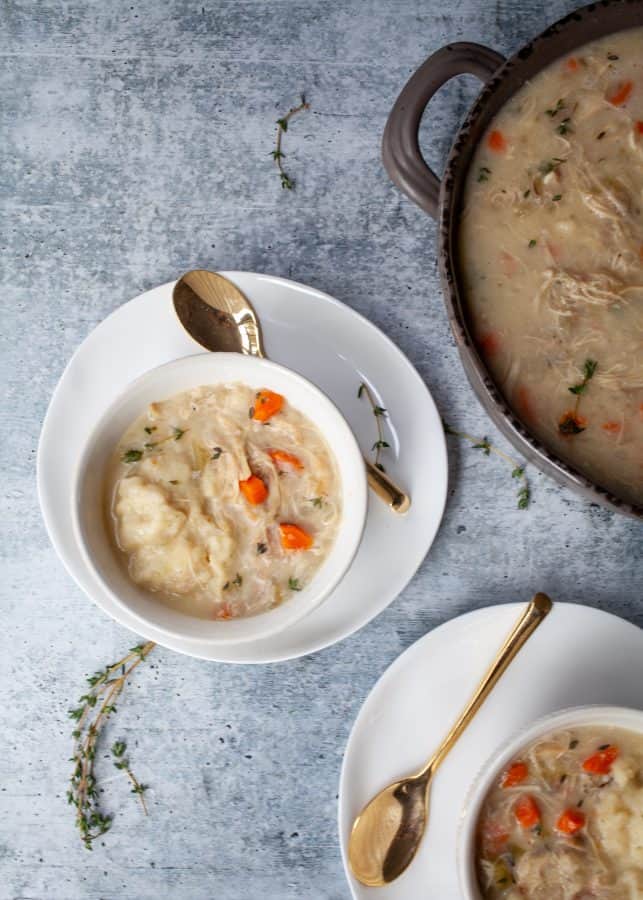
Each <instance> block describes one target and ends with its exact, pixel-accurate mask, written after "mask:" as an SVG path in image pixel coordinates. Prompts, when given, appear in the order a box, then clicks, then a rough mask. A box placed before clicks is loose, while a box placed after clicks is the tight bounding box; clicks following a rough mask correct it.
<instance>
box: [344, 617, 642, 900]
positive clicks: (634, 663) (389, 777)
mask: <svg viewBox="0 0 643 900" xmlns="http://www.w3.org/2000/svg"><path fill="white" fill-rule="evenodd" d="M523 607H524V604H518V603H511V604H507V605H503V606H491V607H487V608H486V609H481V610H477V611H476V612H471V613H468V614H467V615H464V616H459V617H458V618H457V619H452V620H451V621H450V622H447V623H446V624H444V625H441V626H440V627H439V628H436V629H435V630H434V631H431V632H429V634H427V635H426V636H425V637H423V638H421V639H420V640H419V641H417V642H416V643H415V644H413V645H412V646H411V647H409V649H408V650H406V651H405V652H404V653H403V654H402V655H401V656H399V657H398V659H396V660H395V662H394V663H393V664H392V665H391V666H390V667H389V668H388V669H387V671H386V672H385V673H384V675H383V676H382V677H381V678H380V680H379V681H378V682H377V684H376V685H375V687H374V688H373V690H372V691H371V693H370V694H369V696H368V698H367V699H366V702H365V703H364V705H363V706H362V709H361V710H360V713H359V715H358V717H357V719H356V721H355V724H354V726H353V730H352V732H351V735H350V738H349V741H348V745H347V747H346V753H345V756H344V763H343V766H342V775H341V780H340V788H339V834H340V843H341V849H342V858H343V860H344V868H345V869H346V875H347V877H348V880H349V883H350V886H351V890H352V892H353V897H354V898H355V900H366V898H369V900H372V898H373V897H375V896H376V895H377V898H378V900H418V898H419V897H425V898H426V900H458V898H459V897H460V892H459V888H458V873H457V869H456V838H457V832H458V825H459V819H460V812H461V810H462V808H463V805H464V800H465V797H466V794H467V792H468V789H469V787H470V785H471V782H472V781H473V779H474V778H475V776H476V775H477V773H478V771H479V769H480V767H481V766H482V765H483V764H484V763H485V762H486V760H487V759H488V758H489V756H490V755H491V754H492V753H493V752H494V751H495V750H496V749H497V748H499V747H501V746H502V744H503V742H504V741H506V740H508V739H509V738H511V737H512V736H513V735H514V734H515V733H516V732H517V731H518V730H519V729H520V728H521V727H523V726H525V725H527V724H528V723H530V722H532V721H534V720H535V719H538V718H540V717H541V716H543V715H545V714H546V713H550V712H553V711H555V710H557V709H563V708H566V707H571V706H581V705H585V704H601V705H615V706H630V707H634V708H637V709H638V708H640V707H641V704H642V701H643V697H642V696H641V685H643V631H642V630H641V629H640V628H637V627H636V625H632V624H630V623H629V622H626V621H624V620H623V619H619V618H617V617H616V616H613V615H611V614H609V613H605V612H601V611H600V610H596V609H591V608H589V607H585V606H576V605H572V604H568V603H557V604H556V605H555V606H554V609H553V611H552V612H551V613H550V615H549V616H548V618H547V619H546V620H545V622H543V624H542V625H541V627H540V628H539V629H538V631H537V632H536V633H535V634H534V635H533V637H532V638H531V639H530V640H529V642H528V643H527V644H526V645H525V647H523V649H522V650H521V651H520V653H519V655H518V656H517V657H516V659H515V660H514V661H513V663H512V664H511V666H510V668H509V669H508V670H507V672H506V674H505V675H504V676H503V678H502V679H501V680H500V682H499V683H498V685H497V686H496V688H495V690H494V692H493V694H492V695H491V697H489V699H488V700H487V701H486V703H485V704H484V705H483V706H482V708H481V710H480V711H479V712H478V715H477V716H476V718H475V719H474V721H473V722H472V723H471V725H470V726H469V728H468V729H467V731H466V732H465V734H464V735H463V736H462V737H461V738H460V741H459V742H458V743H457V744H456V746H455V747H454V749H453V750H452V751H451V753H450V754H449V756H448V757H447V758H446V760H445V761H444V763H443V764H442V766H441V767H440V770H439V772H438V774H437V775H436V780H435V782H434V785H433V787H432V789H431V800H430V814H429V827H428V830H427V833H426V835H425V838H424V841H423V843H422V846H421V847H420V850H419V851H418V855H417V857H416V859H415V861H414V862H413V864H412V865H411V866H410V868H409V869H407V871H406V872H405V873H404V875H402V876H401V877H400V878H399V879H398V880H397V881H395V882H393V884H391V885H388V886H387V887H384V888H378V889H377V890H376V891H375V890H373V889H372V888H366V887H364V886H363V885H360V884H358V883H357V882H356V881H355V880H354V879H353V878H352V876H351V875H350V873H349V870H348V864H347V860H346V845H347V840H348V835H349V832H350V828H351V825H352V822H353V820H354V818H355V816H356V815H357V814H358V813H359V811H360V809H361V808H362V807H363V805H364V804H365V803H366V802H367V801H368V800H369V799H370V798H371V797H372V796H373V794H374V793H375V792H376V791H378V790H380V789H381V788H383V787H385V786H386V785H387V784H389V783H390V782H391V781H394V780H395V779H396V778H399V777H400V776H402V775H405V774H408V773H410V772H413V771H416V770H417V769H419V768H420V766H421V765H422V764H423V763H424V762H425V761H426V759H427V758H428V756H429V754H430V753H431V751H432V749H434V748H435V747H436V746H437V744H438V742H439V740H440V739H441V738H442V737H443V736H444V735H445V734H446V732H447V731H448V730H449V728H450V726H451V725H452V724H453V722H454V720H455V718H456V717H457V715H458V714H459V712H460V711H461V709H462V708H463V706H464V705H465V703H466V701H467V700H468V699H469V697H470V696H471V694H472V693H473V690H474V688H475V686H476V685H477V683H478V681H479V680H480V678H481V677H482V675H483V673H484V671H485V670H486V668H487V667H488V666H489V664H490V663H491V661H492V660H493V658H494V656H495V654H496V652H497V650H498V648H499V647H500V645H501V644H502V642H503V640H504V638H505V637H506V636H507V634H508V633H509V631H510V630H511V628H512V626H513V624H514V622H515V621H516V620H517V618H518V616H519V614H520V612H521V610H522V609H523Z"/></svg>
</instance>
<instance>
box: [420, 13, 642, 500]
mask: <svg viewBox="0 0 643 900" xmlns="http://www.w3.org/2000/svg"><path fill="white" fill-rule="evenodd" d="M624 7H630V8H631V7H640V8H643V0H602V2H601V3H591V4H589V5H588V6H584V7H581V8H580V9H577V10H575V11H574V12H571V13H569V14H568V15H566V16H564V17H563V18H562V19H559V20H558V21H557V22H555V23H554V24H553V25H550V26H549V27H548V28H546V29H545V30H544V31H543V32H541V33H540V34H539V35H537V36H536V37H535V38H533V39H532V40H531V41H529V42H528V43H526V44H525V45H524V46H523V47H521V48H520V49H519V50H518V51H517V52H516V53H514V54H513V55H512V56H511V57H509V58H508V59H507V60H505V62H504V63H502V64H501V66H500V67H499V68H498V70H497V71H496V72H495V73H494V75H493V76H492V77H491V78H490V79H489V81H487V82H486V83H485V84H484V85H483V87H482V89H481V91H480V93H479V94H478V96H477V98H476V99H475V101H474V103H473V105H472V106H471V108H470V110H469V112H468V113H467V116H466V118H465V120H464V122H463V123H462V125H461V126H460V128H459V129H458V131H457V133H456V135H455V138H454V140H453V142H452V145H451V149H450V151H449V155H448V158H447V162H446V165H445V168H444V174H443V176H442V178H441V181H440V194H439V207H438V230H439V233H438V263H439V270H440V279H441V282H442V292H443V295H444V300H445V305H446V308H447V315H448V318H449V324H450V326H451V330H452V332H453V334H454V337H455V340H456V345H457V347H458V352H459V354H460V358H461V360H462V363H463V367H464V370H465V372H466V374H467V378H468V379H469V383H470V384H471V387H472V388H473V390H474V393H475V394H476V396H477V398H478V400H479V401H480V402H481V404H482V406H483V407H484V409H485V411H486V412H487V414H488V415H489V416H490V417H491V419H492V421H493V422H494V424H495V425H496V427H497V428H498V429H499V431H500V432H501V433H502V434H503V436H504V437H505V438H506V439H507V440H508V441H509V443H510V444H512V446H513V447H515V449H516V450H517V451H518V452H519V453H521V454H522V455H523V456H524V457H525V458H526V459H527V461H528V462H531V463H533V464H534V465H535V466H536V467H537V468H539V469H540V470H541V471H543V472H545V474H547V475H549V476H551V477H552V478H553V479H554V480H555V481H557V482H558V483H559V484H561V485H563V486H565V487H571V488H572V489H574V490H575V491H576V492H577V493H580V494H582V495H583V496H584V497H585V498H586V499H588V500H590V501H593V502H594V503H600V504H601V505H603V506H605V507H607V508H609V509H611V510H613V511H614V512H619V513H624V514H625V515H628V516H631V517H633V518H643V507H640V506H636V505H634V504H631V503H629V502H627V501H625V500H623V499H622V498H620V497H618V496H617V495H615V494H613V493H612V492H611V491H609V490H607V489H606V488H604V487H602V486H601V485H599V484H598V483H596V482H593V481H591V479H590V478H588V477H587V476H585V475H583V474H582V473H581V472H580V471H579V470H578V469H576V468H575V467H574V466H572V465H570V464H569V463H566V462H565V461H564V460H562V459H561V458H560V457H558V456H557V455H556V454H555V453H553V452H552V451H550V450H549V448H548V447H546V446H545V445H544V444H543V443H542V442H541V441H540V440H538V439H537V438H536V437H535V436H534V435H533V434H532V433H531V432H530V431H529V430H528V429H527V428H526V427H525V426H524V424H523V422H522V421H521V420H520V419H519V418H518V416H517V415H516V414H515V413H514V411H513V409H512V408H511V407H510V406H509V404H508V403H507V401H506V399H505V397H504V395H503V394H502V392H501V391H500V389H499V387H498V386H497V385H496V383H495V381H494V380H493V379H492V377H491V375H490V373H489V370H488V369H487V367H486V365H485V363H484V361H483V360H482V358H481V356H480V354H479V352H478V349H477V347H476V345H475V343H474V341H473V338H472V336H471V334H470V333H469V328H468V325H467V321H466V316H465V315H464V307H463V303H462V300H461V297H460V293H459V288H458V276H457V266H456V265H455V262H454V260H455V258H456V256H457V254H456V253H454V249H453V239H454V236H455V235H456V234H457V230H458V227H457V225H453V220H454V214H455V213H456V211H457V202H458V199H459V196H458V194H459V188H460V185H461V183H462V180H463V179H464V177H465V175H466V172H467V171H468V167H469V163H470V160H469V162H468V163H467V167H466V168H465V169H463V162H462V145H463V144H464V143H465V142H467V141H468V140H469V133H470V131H471V129H472V128H473V127H474V126H475V125H476V124H477V123H478V122H479V120H480V119H481V118H483V117H484V114H485V111H486V110H487V109H488V104H489V103H490V101H491V99H492V98H493V97H494V95H495V94H496V92H497V91H498V89H499V87H500V85H502V84H504V83H505V80H506V78H507V77H508V75H509V74H510V73H511V72H513V71H514V70H515V69H517V68H519V67H524V66H525V64H526V60H528V59H530V58H531V57H532V55H537V54H538V50H539V49H540V47H541V46H542V45H543V44H545V45H546V44H547V43H548V42H549V41H551V40H552V39H553V38H556V37H557V36H558V35H559V34H560V33H561V32H568V33H569V32H571V33H572V34H573V32H574V31H579V32H580V34H579V39H578V43H573V42H572V45H571V46H570V50H571V49H572V47H580V46H582V45H584V44H587V43H589V42H590V41H592V40H597V39H599V37H600V35H598V34H597V35H596V36H595V37H592V38H588V37H587V35H586V34H584V33H583V25H584V24H585V23H586V22H587V20H588V19H589V17H590V16H594V17H598V18H600V19H602V20H603V21H604V23H605V30H604V32H603V34H602V36H607V35H609V34H616V33H617V32H619V31H625V30H628V29H629V28H635V27H636V25H623V26H618V25H617V26H616V27H614V28H613V29H611V28H610V24H611V20H612V18H613V11H614V9H622V8H624ZM613 24H615V23H613ZM545 58H546V62H544V63H543V65H542V66H541V67H539V69H538V71H542V70H544V69H545V68H547V66H549V65H550V64H551V62H552V59H550V58H548V57H547V56H546V55H545ZM516 89H518V87H517V88H516ZM507 99H508V98H507ZM507 99H505V101H504V103H506V102H507ZM504 103H503V104H502V105H504ZM475 145H476V146H477V140H476V142H475ZM472 155H473V154H472Z"/></svg>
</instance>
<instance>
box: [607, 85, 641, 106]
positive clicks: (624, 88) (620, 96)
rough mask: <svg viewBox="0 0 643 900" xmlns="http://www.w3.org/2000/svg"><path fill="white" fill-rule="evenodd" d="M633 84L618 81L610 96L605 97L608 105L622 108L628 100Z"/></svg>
mask: <svg viewBox="0 0 643 900" xmlns="http://www.w3.org/2000/svg"><path fill="white" fill-rule="evenodd" d="M633 89H634V84H633V83H632V82H631V81H620V82H619V83H618V84H617V85H616V88H615V89H614V90H613V91H612V93H611V94H608V95H607V101H608V103H611V104H612V106H623V104H624V103H627V101H628V100H629V99H630V95H631V93H632V90H633Z"/></svg>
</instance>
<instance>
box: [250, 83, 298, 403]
mask: <svg viewBox="0 0 643 900" xmlns="http://www.w3.org/2000/svg"><path fill="white" fill-rule="evenodd" d="M306 109H310V103H307V102H306V98H305V97H304V95H303V94H302V97H301V103H300V104H299V106H293V107H292V109H289V110H288V112H287V113H286V115H285V116H282V117H281V118H280V119H277V123H276V124H277V144H276V146H275V149H274V150H272V151H271V153H270V155H271V156H272V158H273V160H274V162H275V163H276V165H277V169H278V171H279V180H280V182H281V186H282V188H284V189H286V190H288V191H291V190H292V189H293V187H294V186H295V182H294V181H293V180H292V178H291V177H290V176H289V175H288V174H287V173H286V171H285V170H284V167H283V163H282V159H284V157H285V156H286V154H285V153H284V152H283V150H282V149H281V141H282V137H283V135H284V134H285V133H286V132H287V131H288V123H289V122H290V120H291V119H292V117H293V116H296V115H297V113H300V112H303V111H304V110H306ZM251 418H252V417H251Z"/></svg>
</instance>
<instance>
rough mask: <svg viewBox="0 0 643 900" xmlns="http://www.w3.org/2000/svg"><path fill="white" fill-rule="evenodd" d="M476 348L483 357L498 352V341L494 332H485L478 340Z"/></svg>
mask: <svg viewBox="0 0 643 900" xmlns="http://www.w3.org/2000/svg"><path fill="white" fill-rule="evenodd" d="M478 346H479V347H480V349H481V350H482V352H483V353H484V355H485V356H494V355H495V354H496V353H497V352H498V350H500V339H499V338H498V335H497V333H496V332H495V331H486V332H485V333H484V334H481V335H480V337H479V338H478Z"/></svg>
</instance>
